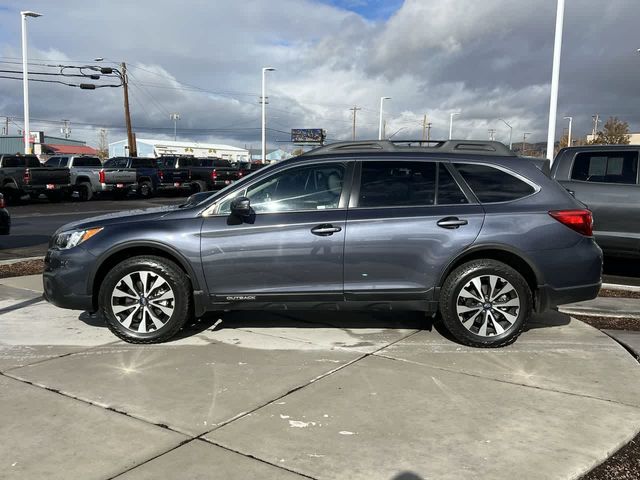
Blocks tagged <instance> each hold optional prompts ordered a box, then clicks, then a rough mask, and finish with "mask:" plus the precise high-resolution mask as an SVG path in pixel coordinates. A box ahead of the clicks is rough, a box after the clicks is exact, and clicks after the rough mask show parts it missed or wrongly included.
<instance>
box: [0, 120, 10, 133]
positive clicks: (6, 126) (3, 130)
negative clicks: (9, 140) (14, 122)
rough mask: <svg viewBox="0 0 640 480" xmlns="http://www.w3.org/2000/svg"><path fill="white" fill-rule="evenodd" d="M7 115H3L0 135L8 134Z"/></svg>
mask: <svg viewBox="0 0 640 480" xmlns="http://www.w3.org/2000/svg"><path fill="white" fill-rule="evenodd" d="M9 120H10V118H9V117H4V127H2V135H9Z"/></svg>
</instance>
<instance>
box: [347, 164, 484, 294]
mask: <svg viewBox="0 0 640 480" xmlns="http://www.w3.org/2000/svg"><path fill="white" fill-rule="evenodd" d="M357 189H358V182H355V183H354V193H353V194H352V195H351V203H350V206H349V213H348V218H347V238H346V244H345V269H344V271H345V273H344V274H345V296H346V298H347V300H376V299H378V298H379V299H380V300H383V299H395V300H421V299H422V300H425V299H427V295H428V293H429V291H430V290H431V289H432V288H433V287H435V286H436V284H437V281H438V279H439V276H440V274H441V273H442V271H443V269H444V267H445V266H446V265H447V264H448V263H449V262H450V261H451V260H453V259H454V258H455V257H456V256H457V255H458V254H459V253H460V252H462V251H463V250H464V249H465V248H466V247H468V246H469V245H471V243H473V241H474V240H475V238H476V237H477V236H478V233H479V232H480V228H481V226H482V222H483V219H484V210H483V208H482V207H481V206H480V205H478V204H472V203H470V199H468V198H467V197H466V195H465V194H464V193H463V191H462V190H461V189H460V187H459V186H458V184H457V182H456V180H455V179H454V177H453V176H452V175H451V173H450V171H449V170H448V168H447V167H446V166H445V165H444V164H442V163H439V162H434V161H424V160H423V161H418V160H411V161H409V160H407V161H405V160H398V159H395V160H393V161H385V160H371V161H364V162H362V164H361V181H360V184H359V192H357Z"/></svg>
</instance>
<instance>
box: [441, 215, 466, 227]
mask: <svg viewBox="0 0 640 480" xmlns="http://www.w3.org/2000/svg"><path fill="white" fill-rule="evenodd" d="M468 223H469V222H467V221H466V220H464V219H460V218H458V217H445V218H443V219H441V220H438V226H439V227H442V228H449V229H453V228H459V227H461V226H462V225H466V224H468Z"/></svg>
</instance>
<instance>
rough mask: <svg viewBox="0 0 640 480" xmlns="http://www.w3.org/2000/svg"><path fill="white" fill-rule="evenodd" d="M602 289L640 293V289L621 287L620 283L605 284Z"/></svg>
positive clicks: (636, 287)
mask: <svg viewBox="0 0 640 480" xmlns="http://www.w3.org/2000/svg"><path fill="white" fill-rule="evenodd" d="M602 288H605V289H607V290H618V291H621V292H640V287H638V286H635V285H621V284H619V283H603V284H602Z"/></svg>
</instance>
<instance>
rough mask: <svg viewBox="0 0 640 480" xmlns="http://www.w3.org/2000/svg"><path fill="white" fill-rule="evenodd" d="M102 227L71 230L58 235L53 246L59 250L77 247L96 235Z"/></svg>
mask: <svg viewBox="0 0 640 480" xmlns="http://www.w3.org/2000/svg"><path fill="white" fill-rule="evenodd" d="M101 231H102V227H96V228H88V229H86V230H69V231H68V232H62V233H59V234H58V235H56V237H55V238H54V240H53V248H57V249H58V250H68V249H70V248H73V247H77V246H78V245H80V244H81V243H82V242H86V241H87V240H89V239H90V238H91V237H93V236H94V235H96V234H98V233H100V232H101Z"/></svg>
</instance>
